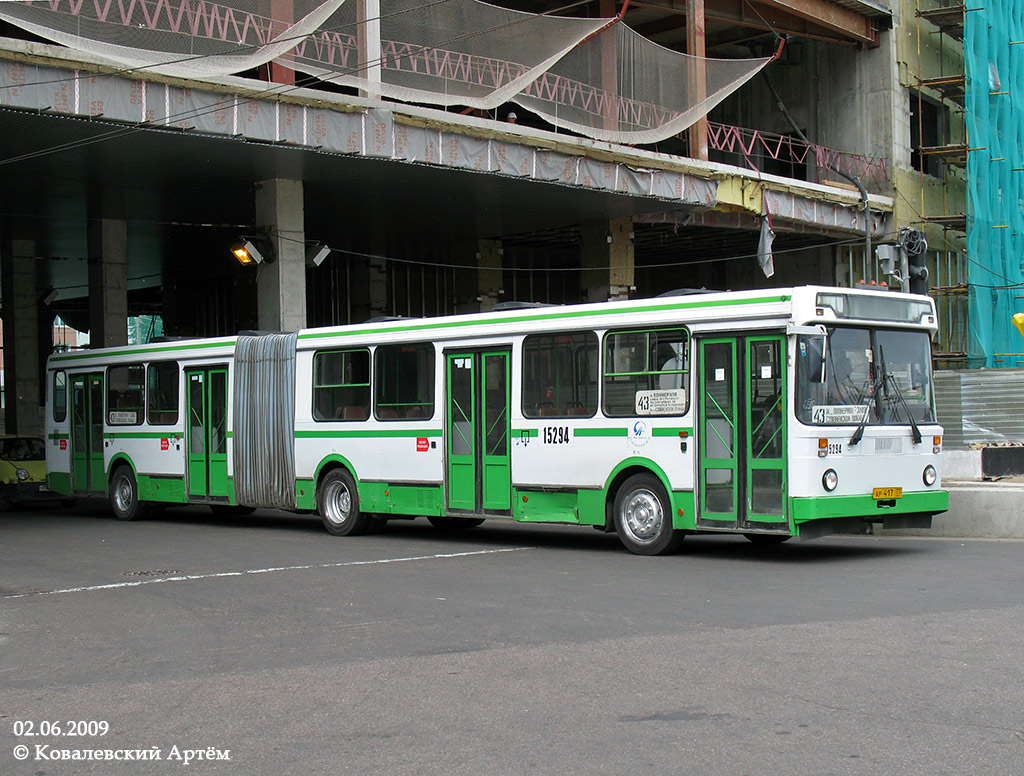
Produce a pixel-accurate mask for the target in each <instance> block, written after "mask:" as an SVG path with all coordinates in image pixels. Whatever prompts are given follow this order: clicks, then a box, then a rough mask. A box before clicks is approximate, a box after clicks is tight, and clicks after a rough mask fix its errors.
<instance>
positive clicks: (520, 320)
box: [298, 296, 792, 340]
mask: <svg viewBox="0 0 1024 776" xmlns="http://www.w3.org/2000/svg"><path fill="white" fill-rule="evenodd" d="M791 298H792V297H790V296H765V297H758V298H756V299H720V300H717V301H709V302H682V303H680V302H675V303H669V304H652V305H644V306H642V307H630V308H629V309H624V310H608V309H607V308H602V309H600V310H571V309H569V310H566V311H565V312H557V313H552V312H548V313H539V314H536V315H523V316H516V317H511V316H500V317H499V316H496V317H494V318H492V319H486V320H480V319H479V318H476V317H474V318H473V320H468V321H467V320H454V321H447V322H444V323H436V322H435V323H431V322H424V323H410V324H406V325H403V326H388V327H385V328H372V329H364V328H358V329H355V330H348V329H342V330H331V331H318V332H307V333H305V334H300V335H299V337H298V338H299V339H300V340H315V339H324V338H327V337H358V336H363V335H367V334H398V333H406V332H410V333H411V332H419V331H429V330H431V329H454V328H466V327H471V326H481V327H483V326H501V325H504V324H526V323H536V322H537V321H561V320H566V319H571V318H581V319H585V318H593V317H597V316H602V315H617V314H622V315H625V314H636V313H651V312H670V311H672V310H692V309H696V308H701V307H730V306H735V305H750V304H770V303H773V302H788V301H789V300H790V299H791ZM453 317H455V316H453Z"/></svg>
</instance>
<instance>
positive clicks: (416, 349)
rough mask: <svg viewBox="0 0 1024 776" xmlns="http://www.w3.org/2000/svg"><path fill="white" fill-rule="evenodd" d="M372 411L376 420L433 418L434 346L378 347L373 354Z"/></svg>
mask: <svg viewBox="0 0 1024 776" xmlns="http://www.w3.org/2000/svg"><path fill="white" fill-rule="evenodd" d="M374 380H375V381H376V382H375V385H376V391H375V395H374V405H373V412H374V416H375V417H376V418H377V420H384V421H389V420H409V419H417V420H421V419H426V418H431V417H433V415H434V344H433V343H432V342H420V343H408V344H401V345H380V346H378V347H377V349H376V351H375V352H374Z"/></svg>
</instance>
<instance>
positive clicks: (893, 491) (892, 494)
mask: <svg viewBox="0 0 1024 776" xmlns="http://www.w3.org/2000/svg"><path fill="white" fill-rule="evenodd" d="M871 498H875V499H879V498H903V488H875V489H874V490H872V491H871Z"/></svg>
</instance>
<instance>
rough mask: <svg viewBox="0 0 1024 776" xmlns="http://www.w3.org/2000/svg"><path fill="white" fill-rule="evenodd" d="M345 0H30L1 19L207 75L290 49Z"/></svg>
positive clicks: (80, 46)
mask: <svg viewBox="0 0 1024 776" xmlns="http://www.w3.org/2000/svg"><path fill="white" fill-rule="evenodd" d="M344 2H345V0H255V2H253V0H222V2H217V3H208V2H205V1H204V0H129V2H124V0H35V2H32V1H31V0H28V1H27V2H4V3H0V19H4V20H5V21H8V22H10V23H11V24H15V25H17V26H18V27H21V28H22V29H24V30H27V31H29V32H31V33H34V34H36V35H38V36H39V37H41V38H46V39H48V40H52V41H54V42H56V43H60V44H61V45H63V46H67V47H68V48H71V49H76V50H78V51H84V52H86V53H89V54H93V55H94V56H97V57H101V58H103V59H107V60H109V61H110V62H111V63H112V64H114V65H117V66H120V67H128V68H134V69H139V70H148V71H150V72H154V73H160V74H162V75H170V76H177V77H180V78H195V79H202V78H210V77H214V76H219V75H229V74H231V73H238V72H241V71H243V70H249V69H251V68H254V67H257V66H259V65H262V64H265V63H267V62H270V61H271V60H274V59H277V58H278V57H282V56H284V55H285V54H286V53H287V52H289V51H291V49H293V48H294V47H295V46H296V44H298V43H300V42H301V41H302V40H304V39H305V38H306V37H307V36H308V35H310V34H312V33H313V32H314V31H316V30H317V29H319V28H320V27H321V25H323V24H324V22H325V21H327V19H329V18H330V16H331V14H333V13H334V12H335V11H337V10H338V8H340V7H341V5H342V3H344Z"/></svg>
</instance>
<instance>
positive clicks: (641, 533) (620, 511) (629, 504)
mask: <svg viewBox="0 0 1024 776" xmlns="http://www.w3.org/2000/svg"><path fill="white" fill-rule="evenodd" d="M671 503H672V502H671V501H669V498H668V493H666V492H665V488H664V487H662V484H661V482H659V481H658V479H657V478H655V477H654V476H653V475H650V474H634V475H633V476H632V477H630V478H629V479H628V480H626V481H625V482H624V483H622V487H620V488H619V492H618V493H617V494H616V495H615V506H614V516H615V532H616V533H617V534H618V535H619V541H621V542H622V543H623V545H625V547H626V549H627V550H629V551H630V552H633V553H636V554H637V555H666V554H668V553H670V552H673V551H674V550H676V549H677V548H678V547H679V544H680V543H681V542H682V541H683V538H684V537H685V536H686V534H684V533H683V532H682V531H677V530H676V529H675V528H673V527H672V510H671Z"/></svg>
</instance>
